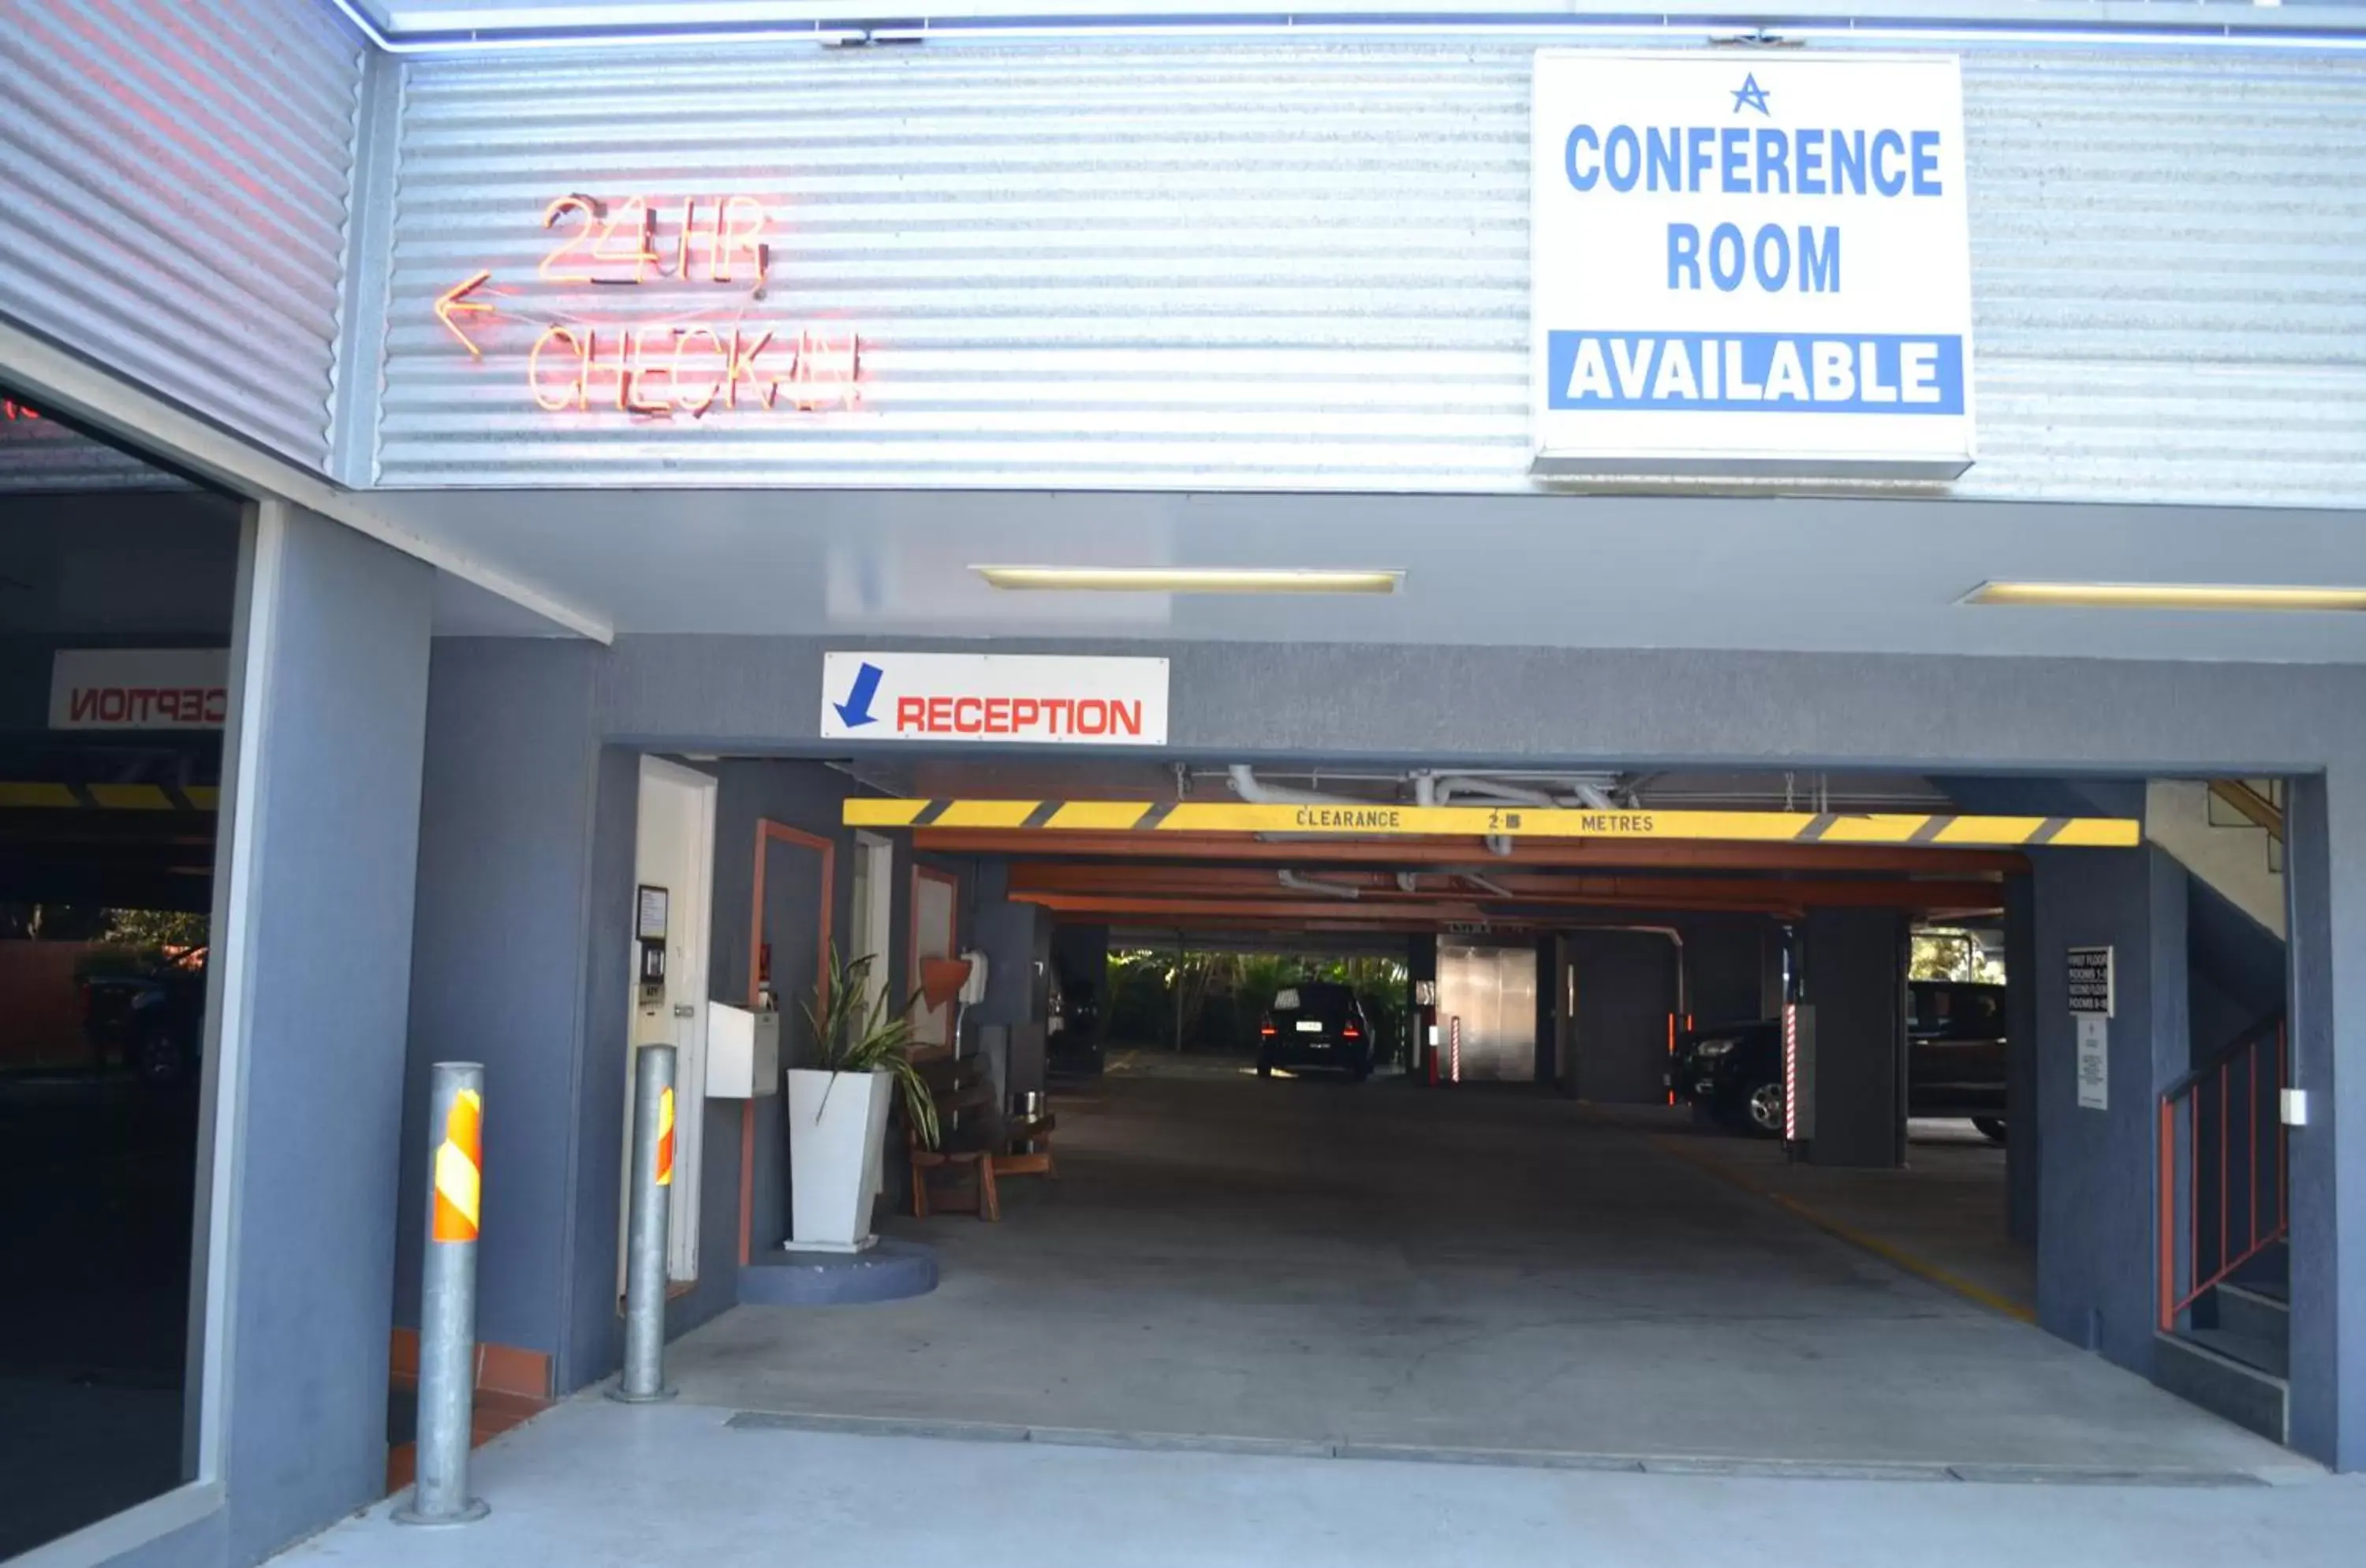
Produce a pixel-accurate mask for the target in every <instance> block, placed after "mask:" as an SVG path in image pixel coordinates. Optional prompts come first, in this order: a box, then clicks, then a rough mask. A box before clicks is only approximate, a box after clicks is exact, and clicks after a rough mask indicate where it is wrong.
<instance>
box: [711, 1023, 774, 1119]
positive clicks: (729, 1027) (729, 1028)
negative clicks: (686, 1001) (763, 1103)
mask: <svg viewBox="0 0 2366 1568" xmlns="http://www.w3.org/2000/svg"><path fill="white" fill-rule="evenodd" d="M780 1092H781V1015H780V1014H779V1013H777V1012H749V1010H747V1009H746V1008H735V1007H731V1006H729V1005H727V1004H726V1003H723V1002H711V1003H709V1004H708V1005H707V1009H706V1093H707V1098H709V1099H710V1100H753V1099H755V1098H756V1097H757V1096H759V1095H766V1094H778V1093H780Z"/></svg>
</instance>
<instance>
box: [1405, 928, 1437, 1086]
mask: <svg viewBox="0 0 2366 1568" xmlns="http://www.w3.org/2000/svg"><path fill="white" fill-rule="evenodd" d="M1425 985H1426V986H1433V987H1434V986H1436V985H1437V932H1436V931H1419V932H1416V933H1414V935H1412V936H1409V937H1407V938H1406V939H1405V1017H1406V1018H1407V1019H1408V1020H1410V1021H1411V1022H1410V1024H1409V1025H1408V1027H1410V1028H1411V1029H1412V1031H1413V1048H1412V1050H1411V1052H1410V1053H1409V1054H1408V1055H1406V1057H1405V1066H1406V1069H1407V1070H1408V1071H1410V1072H1412V1073H1413V1074H1414V1075H1415V1076H1416V1077H1427V1076H1428V1073H1429V1025H1430V1024H1431V1023H1432V1022H1433V1021H1435V1020H1436V1018H1437V1013H1436V1010H1434V1009H1430V1008H1425V1007H1424V1006H1423V1005H1422V1002H1421V988H1422V987H1424V986H1425Z"/></svg>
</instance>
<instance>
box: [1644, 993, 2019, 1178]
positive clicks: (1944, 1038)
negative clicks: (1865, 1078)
mask: <svg viewBox="0 0 2366 1568" xmlns="http://www.w3.org/2000/svg"><path fill="white" fill-rule="evenodd" d="M2004 994H2005V992H2004V987H2002V986H1990V985H1980V984H1976V983H1974V982H1971V981H1965V980H1915V981H1910V982H1909V984H1908V986H1907V998H1908V1016H1907V1024H1906V1109H1907V1114H1908V1115H1910V1116H1967V1117H1969V1118H1971V1120H1972V1123H1973V1124H1974V1125H1975V1126H1977V1127H1978V1128H1979V1130H1980V1131H1981V1132H1982V1133H1984V1134H1987V1135H1988V1136H1989V1137H1990V1138H1992V1139H1994V1140H1995V1141H1997V1142H1999V1143H2002V1142H2003V1141H2004V1135H2005V1122H2004V1112H2005V1089H2004V1075H2005V1025H2004ZM1668 1088H1669V1089H1672V1090H1673V1091H1674V1093H1675V1096H1676V1098H1677V1099H1678V1100H1688V1101H1691V1102H1692V1103H1694V1104H1696V1105H1699V1106H1701V1107H1703V1108H1704V1109H1706V1110H1707V1111H1708V1112H1709V1113H1710V1114H1711V1115H1713V1116H1715V1117H1716V1118H1717V1119H1718V1121H1720V1122H1725V1123H1726V1124H1727V1125H1729V1126H1730V1127H1732V1128H1734V1129H1735V1130H1736V1131H1739V1132H1744V1133H1751V1134H1756V1135H1758V1136H1760V1137H1770V1138H1771V1137H1779V1136H1781V1135H1782V1132H1783V1025H1782V1022H1781V1021H1780V1020H1776V1019H1763V1020H1759V1021H1754V1022H1750V1023H1735V1024H1726V1025H1722V1026H1720V1027H1718V1028H1715V1029H1698V1030H1695V1031H1694V1032H1691V1033H1690V1034H1687V1035H1685V1036H1684V1038H1683V1039H1682V1041H1681V1042H1679V1043H1678V1045H1677V1049H1676V1060H1675V1063H1674V1066H1673V1069H1672V1070H1671V1071H1670V1073H1669V1074H1668Z"/></svg>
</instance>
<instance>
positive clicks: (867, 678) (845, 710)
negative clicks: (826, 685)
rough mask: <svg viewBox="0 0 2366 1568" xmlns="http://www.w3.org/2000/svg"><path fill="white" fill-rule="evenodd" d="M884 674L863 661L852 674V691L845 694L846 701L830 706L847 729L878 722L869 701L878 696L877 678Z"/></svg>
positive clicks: (868, 662)
mask: <svg viewBox="0 0 2366 1568" xmlns="http://www.w3.org/2000/svg"><path fill="white" fill-rule="evenodd" d="M885 673H886V671H883V670H881V669H880V668H879V666H877V665H876V664H873V663H872V662H871V661H870V660H867V659H866V660H863V661H862V668H861V669H859V670H857V671H855V672H854V690H852V691H851V692H849V693H848V694H846V701H844V702H842V703H833V704H831V706H832V707H835V708H836V709H838V716H839V718H841V719H843V720H845V721H846V728H849V729H860V728H862V727H863V726H864V725H866V724H875V723H877V722H878V719H879V716H878V715H877V714H875V713H873V712H872V711H871V699H872V698H873V697H875V696H877V695H878V694H879V678H880V676H882V675H884V674H885Z"/></svg>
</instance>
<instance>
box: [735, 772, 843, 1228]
mask: <svg viewBox="0 0 2366 1568" xmlns="http://www.w3.org/2000/svg"><path fill="white" fill-rule="evenodd" d="M774 843H783V844H788V845H792V846H794V848H797V849H801V850H811V851H813V852H815V853H817V854H818V855H820V856H821V919H820V921H819V922H818V923H819V925H820V927H821V942H820V947H821V951H820V953H819V961H818V962H817V964H815V966H814V974H815V976H817V979H816V982H815V984H816V985H817V987H818V988H819V990H820V991H821V998H820V999H822V1000H824V1001H827V1000H828V995H829V939H830V925H831V917H832V916H833V915H835V914H836V913H837V909H838V845H837V844H836V843H835V842H834V841H832V840H828V839H824V838H820V837H817V835H815V834H812V833H806V832H802V831H800V830H798V829H794V828H792V827H790V826H789V825H788V824H787V823H785V822H775V821H773V820H772V818H769V817H759V818H756V874H755V875H754V876H753V877H752V878H751V879H750V882H749V886H751V887H752V888H753V890H754V892H753V896H752V897H750V898H749V903H748V1007H749V1010H750V1011H753V1010H755V1007H756V1002H757V988H758V987H759V986H760V985H761V983H762V981H761V976H762V975H763V972H764V862H765V860H766V858H767V857H768V856H769V854H770V852H771V851H772V845H773V844H774ZM773 1002H774V1004H775V1005H776V1006H778V1007H780V1008H781V1009H782V1010H783V1012H784V1013H787V1012H788V1010H789V1009H790V1008H792V1007H795V1006H799V1005H801V1003H800V1001H799V999H798V998H793V997H783V996H782V995H780V993H779V992H777V991H775V992H774V993H773ZM789 1016H791V1017H794V1016H795V1015H794V1014H793V1013H792V1014H789ZM783 1055H785V1051H784V1052H783ZM781 1092H782V1093H783V1094H785V1093H786V1092H787V1091H786V1090H785V1089H783V1090H782V1091H781ZM783 1103H785V1100H784V1101H783ZM755 1223H756V1101H755V1100H753V1099H752V1098H750V1099H749V1100H743V1101H741V1102H740V1106H739V1266H740V1267H741V1268H742V1269H745V1268H746V1267H747V1266H748V1261H749V1256H750V1251H751V1248H752V1247H753V1245H754V1237H753V1236H752V1235H751V1234H750V1231H751V1229H752V1227H753V1226H754V1224H755Z"/></svg>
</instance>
